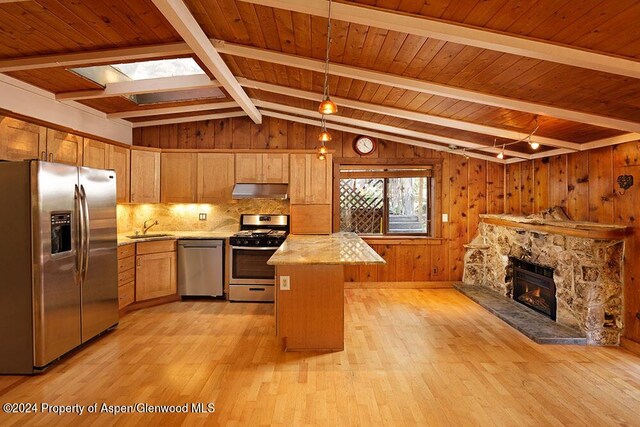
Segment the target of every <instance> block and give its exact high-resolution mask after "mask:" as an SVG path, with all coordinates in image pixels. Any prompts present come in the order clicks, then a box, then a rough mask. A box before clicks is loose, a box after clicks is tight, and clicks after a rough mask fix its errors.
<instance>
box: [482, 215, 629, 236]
mask: <svg viewBox="0 0 640 427" xmlns="http://www.w3.org/2000/svg"><path fill="white" fill-rule="evenodd" d="M480 220H481V221H482V222H484V223H486V224H492V225H500V226H502V227H511V228H518V229H522V230H527V231H533V232H539V233H551V234H560V235H563V236H571V237H582V238H585V239H603V240H619V239H624V238H625V237H626V236H627V235H628V234H629V233H631V231H632V229H631V227H625V226H622V225H610V224H599V223H597V222H585V221H566V220H552V219H531V218H527V217H522V216H513V215H495V214H482V215H480Z"/></svg>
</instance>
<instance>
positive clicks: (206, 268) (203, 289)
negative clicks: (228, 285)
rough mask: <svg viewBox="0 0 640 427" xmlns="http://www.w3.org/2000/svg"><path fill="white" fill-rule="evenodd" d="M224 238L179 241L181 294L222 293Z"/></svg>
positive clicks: (213, 294) (179, 285) (209, 294)
mask: <svg viewBox="0 0 640 427" xmlns="http://www.w3.org/2000/svg"><path fill="white" fill-rule="evenodd" d="M223 283H224V240H178V290H179V292H180V295H182V296H212V297H218V296H222V295H223Z"/></svg>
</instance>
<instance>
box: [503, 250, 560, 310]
mask: <svg viewBox="0 0 640 427" xmlns="http://www.w3.org/2000/svg"><path fill="white" fill-rule="evenodd" d="M510 260H511V266H512V268H513V299H514V300H516V301H517V302H519V303H521V304H524V305H526V306H527V307H530V308H532V309H534V310H536V311H538V312H540V313H542V314H544V315H546V316H548V317H550V318H551V319H553V320H556V284H555V282H554V281H553V268H550V267H545V266H541V265H537V264H532V263H529V262H526V261H523V260H521V259H518V258H510Z"/></svg>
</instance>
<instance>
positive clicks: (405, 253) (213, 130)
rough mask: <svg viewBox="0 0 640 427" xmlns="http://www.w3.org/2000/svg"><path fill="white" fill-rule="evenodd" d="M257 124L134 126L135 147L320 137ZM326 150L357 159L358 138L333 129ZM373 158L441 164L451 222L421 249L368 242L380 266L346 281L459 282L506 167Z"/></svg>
mask: <svg viewBox="0 0 640 427" xmlns="http://www.w3.org/2000/svg"><path fill="white" fill-rule="evenodd" d="M263 120H264V121H263V123H262V124H261V125H256V124H254V123H252V122H251V121H250V120H249V119H247V118H233V119H224V120H211V121H203V122H193V123H184V124H178V125H164V126H157V127H145V128H138V129H136V130H135V132H134V144H135V145H143V146H149V147H158V148H184V149H206V148H227V149H228V148H237V149H241V148H243V149H246V148H253V149H261V150H263V149H276V148H288V149H302V148H306V149H312V148H315V147H316V146H317V144H318V140H317V136H318V133H319V132H320V130H319V128H317V127H315V126H308V125H304V124H299V123H294V122H289V121H287V120H280V119H273V118H269V117H264V118H263ZM331 134H332V136H333V140H332V141H331V142H330V143H329V144H328V145H329V148H331V149H334V150H335V155H334V157H335V158H337V159H340V158H342V159H344V158H354V157H358V155H357V154H356V153H355V151H353V146H352V141H353V139H354V138H355V136H356V135H354V134H351V133H347V132H338V131H331ZM369 157H371V158H383V159H397V160H398V163H402V161H403V160H404V159H415V158H439V159H442V165H443V168H442V170H443V172H442V177H441V179H442V193H443V194H442V206H443V207H442V209H443V213H447V214H449V222H448V223H443V225H442V227H443V228H442V239H435V240H429V241H427V242H426V243H425V242H424V241H423V242H416V241H415V240H414V241H409V240H405V241H402V240H397V239H395V240H391V241H380V240H379V239H378V240H375V241H372V247H373V248H374V249H375V250H376V251H377V252H378V253H379V254H380V255H382V256H383V257H384V258H385V259H386V260H387V264H386V265H384V266H362V267H352V268H347V269H346V271H345V275H346V280H347V281H351V282H376V281H380V282H405V281H456V280H461V279H462V269H463V257H464V247H463V245H464V244H465V243H467V242H468V241H469V240H471V239H472V238H473V237H474V235H475V233H476V230H477V226H478V220H479V217H478V215H479V214H481V213H485V212H490V213H501V212H502V211H503V206H504V167H503V166H502V165H500V164H497V163H491V162H486V161H483V160H477V159H465V158H464V157H462V156H458V155H453V154H449V153H446V152H438V151H433V150H429V149H425V148H421V147H415V146H410V145H405V144H397V143H395V142H390V141H381V142H380V144H379V145H378V149H377V150H376V152H375V153H374V154H373V155H372V156H369Z"/></svg>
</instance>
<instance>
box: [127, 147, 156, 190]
mask: <svg viewBox="0 0 640 427" xmlns="http://www.w3.org/2000/svg"><path fill="white" fill-rule="evenodd" d="M159 202H160V150H152V149H144V150H143V149H138V148H132V149H131V203H159Z"/></svg>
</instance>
